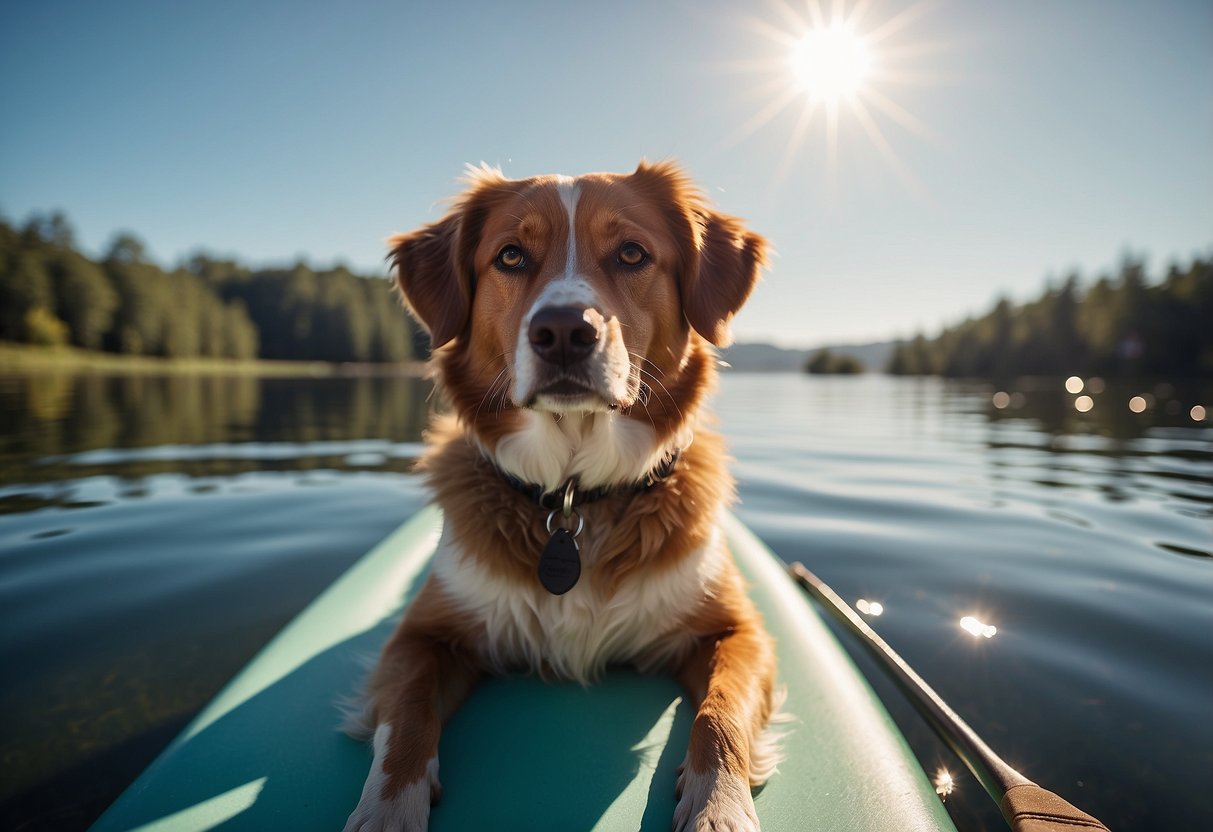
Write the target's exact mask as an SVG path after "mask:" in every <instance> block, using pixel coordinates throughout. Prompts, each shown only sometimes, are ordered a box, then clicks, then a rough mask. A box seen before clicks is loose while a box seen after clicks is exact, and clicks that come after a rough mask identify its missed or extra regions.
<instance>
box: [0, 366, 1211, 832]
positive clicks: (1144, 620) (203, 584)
mask: <svg viewBox="0 0 1213 832" xmlns="http://www.w3.org/2000/svg"><path fill="white" fill-rule="evenodd" d="M1098 388H1099V385H1096V389H1097V390H1098ZM997 392H1004V393H1007V394H1009V395H1006V396H1001V397H997V404H1001V405H1003V407H1001V408H1000V407H997V406H996V404H995V402H996V397H995V395H994V394H995V393H997ZM1087 392H1090V390H1088V391H1087ZM429 393H430V390H429V385H428V384H427V383H426V382H424V381H421V380H418V379H413V378H380V377H374V378H366V377H357V378H296V379H282V378H274V379H268V378H267V379H258V378H246V377H240V378H228V377H211V376H178V377H167V378H161V377H153V376H129V377H128V376H105V375H79V376H75V375H68V374H42V375H38V376H6V377H0V668H3V671H2V672H0V674H2V675H0V720H2V723H0V828H4V829H25V830H35V829H81V828H84V827H86V826H87V825H88V823H89V822H90V821H91V820H92V819H94V818H95V817H96V816H97V815H98V814H99V813H100V811H101V810H102V809H104V807H105V806H106V805H107V804H108V803H109V802H110V801H111V800H113V798H114V797H116V795H117V794H118V793H119V792H120V791H121V790H122V789H123V788H124V787H125V786H126V785H127V784H128V783H129V782H130V781H131V780H132V779H133V778H134V777H135V775H136V774H138V772H139V771H140V770H142V768H143V767H144V766H145V765H146V764H147V763H148V762H150V760H151V759H152V758H153V757H154V756H155V755H156V754H157V753H158V751H159V750H160V749H161V748H162V747H163V746H164V745H165V744H166V743H167V742H168V741H169V740H170V739H171V738H172V736H173V735H174V734H175V733H176V732H177V731H179V730H180V729H181V728H182V727H183V726H184V725H185V723H186V722H187V721H188V720H189V719H190V717H191V715H192V714H194V713H195V712H196V711H197V710H198V709H199V708H200V707H201V706H202V705H203V704H204V703H205V702H206V701H207V700H208V699H209V698H210V697H211V696H212V695H214V693H215V692H217V690H218V689H219V688H220V687H221V686H222V685H223V684H224V682H226V681H227V679H228V678H230V677H231V675H232V674H233V673H234V672H235V671H237V670H238V669H239V668H240V667H241V666H242V665H243V664H244V663H245V662H246V661H247V660H248V659H249V658H251V657H252V655H253V654H254V653H256V651H257V650H258V649H259V648H260V647H261V646H262V645H263V644H264V643H265V642H266V641H267V640H268V639H269V638H270V637H271V636H272V635H273V634H274V633H275V632H276V631H277V630H278V629H279V628H280V627H281V626H282V625H283V624H284V623H286V622H287V621H288V620H289V619H290V618H291V617H292V616H293V615H294V614H295V613H296V612H298V610H299V609H301V608H302V607H303V606H304V605H306V604H307V603H308V601H310V600H311V599H312V598H313V597H315V596H316V595H317V594H318V593H319V592H320V591H321V590H322V589H323V588H324V587H325V586H327V585H328V583H329V582H331V581H332V580H333V579H334V578H335V577H336V576H337V575H339V574H340V573H341V572H342V571H343V570H344V569H345V568H346V567H347V566H349V565H350V564H351V563H352V562H353V561H354V560H355V559H356V558H357V557H358V556H359V555H361V554H362V553H363V552H365V551H366V550H367V549H368V548H369V547H370V546H371V545H372V544H373V543H375V542H376V541H377V540H378V539H379V538H381V537H383V536H384V535H385V534H387V533H388V532H389V531H390V530H391V529H393V528H394V527H395V526H397V525H398V524H399V523H400V522H402V521H403V520H404V519H406V518H407V517H408V516H409V515H410V514H411V513H412V512H414V511H415V510H416V509H417V508H418V507H419V506H420V505H421V504H422V502H423V500H424V495H423V492H422V490H421V487H420V484H419V482H418V481H417V478H416V477H415V476H414V475H412V474H410V473H409V471H410V466H411V464H412V462H413V460H414V459H415V458H416V456H417V454H418V452H419V449H420V445H419V442H420V435H421V430H422V427H423V426H424V422H425V412H426V408H427V406H428V402H427V399H428V397H429ZM1134 395H1141V396H1143V398H1146V400H1147V402H1148V405H1149V406H1148V407H1147V409H1146V411H1145V412H1143V413H1140V414H1138V413H1132V412H1130V410H1129V407H1128V402H1129V399H1130V398H1131V397H1132V396H1134ZM1091 397H1092V400H1093V407H1092V408H1091V410H1090V411H1089V412H1086V413H1081V412H1079V411H1078V410H1077V409H1076V408H1075V396H1074V395H1072V394H1069V393H1066V392H1065V390H1064V389H1063V388H1062V383H1061V381H1060V380H1058V381H1037V382H1031V383H1020V384H1018V385H1007V386H1005V387H1003V388H1001V390H1000V389H999V388H996V387H994V386H991V385H982V384H966V383H956V382H944V381H940V380H935V379H893V378H888V377H879V376H863V377H859V378H814V377H801V376H794V375H743V374H730V375H726V376H725V377H724V378H723V379H722V381H721V386H720V391H719V393H718V395H717V397H716V402H715V406H716V411H717V413H718V414H719V415H720V417H721V423H722V428H723V430H724V432H725V434H726V435H727V436H728V437H729V440H730V443H731V448H732V452H733V455H734V456H735V457H736V463H735V465H734V470H735V472H736V474H737V477H738V479H739V482H740V494H741V503H740V505H739V506H738V513H739V514H740V516H741V517H742V519H743V520H745V521H746V522H747V523H748V524H749V525H750V526H751V527H752V528H753V529H754V530H755V531H756V532H757V533H758V534H759V535H760V536H761V537H762V538H763V539H764V540H765V541H766V542H767V543H768V544H769V545H770V546H771V547H772V548H773V549H774V550H775V551H776V552H777V553H778V554H780V555H781V556H782V557H783V558H784V559H786V560H802V561H804V562H805V563H806V564H807V565H809V566H810V567H811V568H812V569H813V570H814V571H816V572H817V573H818V574H819V575H821V576H822V577H823V578H824V579H825V580H826V581H828V582H829V583H831V584H832V585H833V586H834V587H835V589H837V590H838V591H839V593H840V594H841V595H843V597H845V598H848V599H849V600H850V601H852V603H856V602H858V601H859V600H860V599H862V600H863V601H865V602H867V605H868V608H869V609H874V608H873V607H872V606H871V605H872V604H873V603H878V604H879V605H880V606H881V607H882V608H883V612H882V614H881V615H879V616H873V615H870V616H869V618H868V620H869V621H870V622H871V623H872V625H873V626H874V627H875V628H876V629H877V630H878V631H879V632H880V633H881V635H883V636H884V638H885V639H886V640H887V641H888V642H889V643H890V644H892V645H893V647H894V648H895V649H897V650H898V651H900V652H901V653H902V655H903V656H904V657H905V658H906V659H907V660H909V661H910V662H911V664H913V665H914V666H915V667H916V668H917V669H918V671H919V672H920V673H921V674H922V675H923V676H924V677H925V678H926V679H927V680H928V681H929V682H931V683H932V684H933V685H934V686H935V687H936V688H937V690H938V691H939V692H940V693H941V694H942V695H943V696H944V697H945V698H946V699H948V701H949V702H951V704H952V705H953V706H954V707H955V708H956V710H958V711H959V712H960V713H961V714H962V715H963V716H964V717H966V718H967V719H968V720H969V722H970V723H971V724H972V725H973V726H974V728H976V729H977V731H978V732H979V733H981V734H982V735H983V736H984V737H985V738H986V740H987V741H988V742H989V743H990V744H991V745H992V746H993V747H994V748H995V749H996V750H998V751H999V752H1000V753H1001V754H1002V755H1003V756H1005V757H1006V758H1007V759H1008V760H1009V761H1010V762H1011V763H1012V764H1014V765H1017V766H1018V767H1019V768H1020V769H1021V770H1022V771H1023V772H1024V773H1025V774H1027V775H1028V776H1029V777H1031V778H1033V779H1035V780H1036V781H1038V782H1039V783H1041V784H1042V785H1044V786H1045V787H1047V788H1050V789H1052V790H1054V791H1056V792H1058V793H1060V794H1062V795H1063V796H1065V797H1067V798H1068V799H1069V800H1071V802H1073V803H1075V804H1076V805H1078V806H1080V807H1082V808H1084V809H1086V810H1087V811H1090V812H1091V813H1093V814H1095V815H1096V816H1098V817H1100V818H1101V819H1102V820H1104V821H1105V822H1106V823H1108V824H1109V825H1110V826H1111V827H1112V828H1113V829H1114V830H1117V832H1121V830H1130V829H1207V828H1213V428H1211V427H1210V423H1209V422H1208V421H1207V420H1206V421H1196V420H1194V419H1193V418H1192V417H1191V415H1190V411H1191V408H1192V407H1193V406H1194V405H1197V404H1202V405H1204V407H1206V408H1208V409H1210V410H1213V389H1210V387H1209V386H1208V385H1205V386H1203V387H1202V386H1184V385H1172V384H1166V383H1161V384H1160V383H1150V384H1138V385H1122V386H1116V385H1111V384H1109V385H1108V386H1107V387H1106V389H1103V390H1102V391H1101V392H1097V393H1092V394H1091ZM966 616H967V617H970V618H972V619H976V621H977V622H978V623H976V624H973V623H972V622H970V626H971V627H972V628H973V629H976V630H978V632H981V628H982V627H983V626H986V627H987V628H988V627H993V628H995V631H994V632H993V634H992V636H991V637H988V638H987V637H984V636H981V635H973V634H971V633H970V632H968V631H966V630H965V629H962V627H961V625H960V622H961V619H962V618H965V617H966ZM985 632H990V630H989V629H986V630H985ZM844 642H846V643H847V644H848V647H850V648H853V647H854V645H853V644H852V643H850V642H849V641H846V639H844ZM853 652H854V650H853ZM857 659H858V661H859V663H860V665H861V667H863V668H864V669H865V671H868V672H869V673H870V675H871V676H872V677H873V682H874V685H875V687H876V688H877V690H878V692H879V693H880V694H881V695H882V698H884V699H885V701H886V703H887V704H888V705H889V707H890V710H891V711H892V712H893V714H894V717H895V718H896V719H897V720H898V722H899V723H900V724H902V726H903V728H904V730H905V731H906V733H907V736H908V737H909V738H910V741H911V744H912V745H913V746H914V748H915V751H916V753H917V754H918V755H919V758H920V760H921V761H922V762H923V765H924V767H925V768H926V769H927V770H928V771H929V772H931V773H932V774H933V773H935V772H936V771H937V770H938V769H940V768H946V769H947V770H949V771H950V772H951V774H952V775H953V776H954V777H955V780H956V788H955V790H954V791H953V793H952V794H951V795H950V796H949V797H948V798H947V805H948V807H949V809H950V811H951V812H952V813H953V817H954V818H955V819H956V821H957V823H958V825H959V826H960V827H961V828H962V829H982V828H990V829H998V828H1005V827H1002V826H1001V820H1000V819H999V816H998V813H997V811H996V810H994V809H993V808H992V804H989V801H988V800H987V799H986V798H985V797H984V795H983V794H982V793H981V791H980V788H979V786H978V785H977V784H976V782H975V781H974V780H973V779H972V778H971V777H969V776H968V774H967V773H966V772H964V771H963V770H962V768H961V767H960V766H959V765H958V764H957V763H956V761H955V759H954V758H953V757H952V756H951V755H950V753H949V752H948V751H947V750H946V749H945V748H944V747H943V745H942V744H941V743H939V742H938V741H937V740H935V739H934V738H933V736H932V735H931V733H930V732H929V730H927V729H926V728H924V727H923V726H922V724H921V723H919V722H918V720H917V718H916V716H915V715H914V713H913V711H912V710H910V709H909V707H908V706H906V705H905V704H904V703H902V702H901V700H900V699H899V698H898V695H897V693H896V691H895V689H893V688H892V686H891V685H889V684H888V683H886V682H884V681H883V679H882V678H880V677H879V675H877V674H875V672H874V671H873V668H872V666H871V665H870V664H869V662H868V661H867V660H866V659H865V658H863V657H862V656H857Z"/></svg>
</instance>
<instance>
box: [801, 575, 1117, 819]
mask: <svg viewBox="0 0 1213 832" xmlns="http://www.w3.org/2000/svg"><path fill="white" fill-rule="evenodd" d="M788 571H789V572H790V573H791V574H792V576H793V577H794V578H795V579H796V580H797V582H798V583H800V585H801V586H803V587H805V588H806V589H807V590H808V591H809V592H810V593H811V594H812V595H813V597H814V598H816V599H817V600H818V601H820V602H821V603H822V604H823V605H824V606H825V607H826V609H828V610H829V611H830V612H831V613H832V614H833V615H834V616H835V617H836V618H837V619H838V620H839V621H841V622H842V623H843V624H845V625H846V626H847V627H848V628H849V629H850V630H851V631H852V632H854V633H856V634H857V635H859V636H860V640H861V641H862V643H863V645H864V646H865V647H866V648H868V651H869V652H870V653H872V655H874V656H875V657H876V659H877V660H878V661H879V663H880V666H881V667H882V668H884V670H885V671H886V672H887V673H888V674H889V676H891V677H892V679H893V681H894V682H896V683H897V686H898V687H900V688H901V690H902V692H903V693H905V694H906V696H907V697H909V699H910V702H911V703H912V704H913V705H914V707H915V708H917V709H918V711H919V713H921V714H922V715H923V716H924V717H926V719H927V721H928V722H930V723H931V725H932V726H933V727H934V728H935V730H936V731H937V732H938V733H939V734H940V736H942V737H943V739H944V741H945V742H947V744H948V745H949V746H950V747H951V748H952V750H953V751H955V752H956V755H957V756H958V757H960V759H961V760H962V761H963V762H964V764H965V765H966V766H967V767H968V769H969V771H971V772H973V776H975V777H976V778H977V779H978V780H979V781H980V782H981V785H982V787H984V788H985V790H986V791H987V792H989V794H990V797H992V798H994V800H995V802H997V803H998V805H999V806H1000V807H1001V808H1002V816H1003V817H1004V818H1006V820H1007V823H1008V824H1010V826H1011V828H1012V829H1013V830H1015V832H1073V831H1074V830H1076V829H1086V830H1099V829H1102V830H1104V832H1108V827H1106V826H1104V825H1103V823H1101V822H1100V821H1098V820H1096V819H1095V818H1093V817H1091V816H1090V815H1088V814H1087V813H1086V812H1083V811H1082V810H1080V809H1078V808H1076V807H1074V806H1072V805H1071V804H1069V803H1067V802H1066V801H1065V800H1063V799H1062V798H1060V797H1058V796H1057V795H1055V794H1054V793H1053V792H1051V791H1049V790H1048V789H1044V788H1041V787H1040V786H1038V785H1036V784H1035V783H1033V782H1032V781H1031V780H1029V779H1028V778H1026V777H1024V776H1023V775H1022V774H1020V773H1019V772H1018V771H1016V770H1015V769H1013V768H1012V767H1011V766H1010V765H1008V764H1007V762H1006V761H1005V760H1003V759H1002V758H1001V757H999V756H998V755H997V754H995V753H994V752H993V751H992V750H991V749H990V747H989V746H988V745H986V744H985V742H984V741H983V740H982V738H981V737H979V736H977V734H976V733H974V731H973V729H972V728H970V727H969V726H968V725H967V724H966V723H965V721H964V720H963V719H961V718H960V717H959V716H958V715H957V714H956V712H955V711H953V710H952V708H951V707H950V706H949V705H948V703H946V702H944V701H943V700H942V699H941V698H940V697H939V694H937V693H936V692H935V691H933V690H932V689H931V687H930V686H929V685H928V684H927V683H926V682H924V681H923V680H922V677H921V676H919V675H918V674H917V673H915V672H914V669H913V668H912V667H910V666H909V665H908V664H906V661H905V659H903V658H902V657H901V656H899V655H897V654H896V653H895V652H893V648H892V647H889V645H887V644H885V642H884V639H882V638H881V637H880V636H878V635H876V631H875V630H873V629H872V628H871V627H869V626H868V625H867V624H866V623H865V622H864V621H863V619H861V618H860V617H859V616H858V615H857V614H856V613H855V611H854V610H853V609H851V607H850V606H849V605H848V604H847V602H846V601H844V600H842V598H840V597H838V593H836V592H834V590H832V589H830V587H829V586H828V585H826V583H825V582H823V581H822V580H821V578H818V577H817V576H816V575H814V574H813V573H812V572H810V571H809V570H808V569H806V568H805V567H804V566H803V565H802V564H800V563H793V564H791V565H790V566H789V567H788Z"/></svg>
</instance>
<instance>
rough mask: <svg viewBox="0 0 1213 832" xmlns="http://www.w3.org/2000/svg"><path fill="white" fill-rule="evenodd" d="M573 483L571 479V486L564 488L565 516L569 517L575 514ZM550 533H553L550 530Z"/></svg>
mask: <svg viewBox="0 0 1213 832" xmlns="http://www.w3.org/2000/svg"><path fill="white" fill-rule="evenodd" d="M573 491H574V488H573V481H572V480H571V479H570V480H569V484H568V485H566V486H565V488H564V509H563V511H564V516H565V517H568V516H570V515H571V514H572V513H573ZM549 531H551V530H550V529H549Z"/></svg>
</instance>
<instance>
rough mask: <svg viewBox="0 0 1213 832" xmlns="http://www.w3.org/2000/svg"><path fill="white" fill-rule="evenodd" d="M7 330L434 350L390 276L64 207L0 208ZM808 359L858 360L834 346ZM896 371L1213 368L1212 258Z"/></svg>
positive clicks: (89, 337)
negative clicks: (237, 250)
mask: <svg viewBox="0 0 1213 832" xmlns="http://www.w3.org/2000/svg"><path fill="white" fill-rule="evenodd" d="M0 341H11V342H15V343H19V344H31V345H38V346H49V347H54V346H72V347H76V348H79V349H82V350H90V351H94V352H97V351H100V352H104V353H109V354H114V355H116V356H144V357H158V358H170V359H242V360H248V359H266V360H275V361H311V362H336V363H344V362H358V363H387V362H393V363H394V362H402V361H410V360H414V359H417V358H424V357H425V356H426V354H427V348H428V338H427V337H426V335H425V333H424V331H423V330H421V329H420V328H419V327H417V326H416V325H415V324H414V323H413V322H412V321H411V320H410V319H409V318H408V315H407V314H406V313H405V312H404V310H403V309H402V308H401V305H400V303H399V300H398V298H397V297H396V295H395V294H394V292H393V289H392V285H391V281H390V280H387V279H386V278H384V277H382V276H361V275H357V274H355V273H353V272H351V271H350V270H349V269H347V268H345V267H343V266H337V267H334V268H331V269H326V270H316V269H313V268H311V267H310V266H309V265H308V264H307V263H304V262H297V263H295V264H293V265H291V266H287V267H283V268H259V269H253V268H250V267H249V266H246V265H244V264H241V263H239V262H237V261H235V260H230V259H221V258H216V257H213V256H211V255H208V254H204V253H199V254H195V255H193V256H192V257H190V258H189V259H188V260H186V261H185V262H184V263H182V264H181V265H179V266H177V267H176V268H173V269H164V268H162V267H161V266H159V265H157V264H156V263H154V262H152V261H151V259H150V258H149V257H148V256H147V253H146V250H145V248H144V246H143V244H142V243H141V242H140V241H139V240H138V238H136V237H134V236H133V235H131V234H129V233H122V234H118V235H116V236H115V237H114V239H113V241H112V242H111V243H110V246H109V248H108V249H107V251H106V252H105V254H104V255H103V256H102V257H100V258H97V259H94V258H90V257H88V256H87V255H85V254H83V253H82V252H81V251H80V250H79V249H78V248H77V246H76V242H75V239H74V234H73V232H72V228H71V226H70V225H69V223H68V221H67V219H66V218H65V217H64V216H63V215H62V214H59V213H56V214H52V215H50V216H39V215H35V216H33V217H31V218H30V219H29V220H28V221H26V223H25V224H24V225H22V226H20V227H16V226H14V225H12V224H10V223H8V222H7V221H5V220H3V219H0ZM803 369H804V370H805V371H808V372H813V373H856V372H862V371H863V369H864V368H863V365H862V364H861V363H860V362H858V361H856V360H855V359H854V358H852V357H850V356H848V355H845V354H833V353H831V352H829V351H824V350H823V351H820V352H819V353H818V354H816V355H814V356H811V357H810V358H809V359H808V361H807V362H806V363H805V365H804V366H803ZM883 369H884V370H885V371H886V372H889V373H891V374H894V375H940V376H948V377H972V378H1012V377H1016V376H1031V375H1037V376H1050V375H1052V376H1068V375H1074V374H1077V375H1100V376H1106V377H1109V378H1114V377H1133V376H1172V377H1177V378H1179V377H1184V378H1211V377H1213V255H1211V256H1206V257H1203V258H1202V257H1197V258H1195V259H1193V260H1192V261H1191V262H1190V263H1188V264H1187V265H1186V266H1181V265H1174V264H1173V265H1171V266H1170V267H1169V268H1168V270H1167V272H1166V274H1165V275H1163V276H1161V278H1159V279H1155V280H1151V279H1150V278H1149V276H1148V275H1147V274H1146V268H1145V264H1144V262H1143V261H1142V260H1140V259H1137V258H1133V257H1126V258H1125V259H1124V260H1123V261H1122V263H1121V265H1120V266H1119V268H1118V270H1117V271H1116V273H1115V274H1112V275H1103V276H1100V277H1099V278H1098V279H1096V280H1095V281H1094V282H1093V283H1090V284H1087V283H1085V282H1084V281H1083V279H1082V278H1081V277H1080V276H1079V275H1077V274H1070V275H1069V276H1067V277H1066V278H1065V279H1064V280H1062V281H1060V282H1059V283H1054V284H1053V285H1050V286H1049V287H1048V288H1046V290H1045V291H1044V292H1043V294H1042V295H1041V296H1040V297H1038V298H1037V299H1035V300H1033V301H1029V302H1027V303H1022V304H1015V303H1012V302H1011V301H1009V300H1007V299H1005V298H1004V299H1002V300H1000V301H998V303H997V304H996V305H995V306H994V308H993V309H992V310H991V311H989V312H988V313H986V314H984V315H982V316H979V317H973V318H969V319H967V320H965V321H962V322H961V323H958V324H956V325H954V326H950V327H948V328H946V329H944V330H943V332H941V333H940V334H939V335H938V336H936V337H934V338H927V337H926V336H925V335H918V336H917V337H915V338H914V339H912V340H910V341H906V342H902V343H900V344H898V345H897V346H896V347H895V349H894V351H893V354H892V357H891V359H890V360H889V363H888V365H887V366H886V367H885V368H883Z"/></svg>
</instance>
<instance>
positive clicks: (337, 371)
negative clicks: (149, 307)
mask: <svg viewBox="0 0 1213 832" xmlns="http://www.w3.org/2000/svg"><path fill="white" fill-rule="evenodd" d="M32 371H55V372H88V373H146V374H149V375H157V374H159V375H175V374H199V375H201V374H210V375H259V376H284V377H285V376H311V377H323V376H410V377H417V376H423V375H425V372H426V364H425V362H424V361H406V362H398V363H392V364H380V363H369V362H367V363H333V362H328V361H279V360H271V359H262V358H255V359H248V360H244V359H235V358H163V357H160V356H150V355H121V354H118V353H110V352H97V351H93V350H85V349H80V348H78V347H40V346H34V345H31V344H19V343H15V342H12V341H0V374H6V373H27V372H32Z"/></svg>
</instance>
